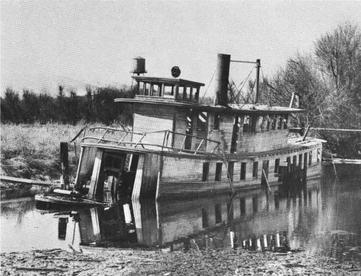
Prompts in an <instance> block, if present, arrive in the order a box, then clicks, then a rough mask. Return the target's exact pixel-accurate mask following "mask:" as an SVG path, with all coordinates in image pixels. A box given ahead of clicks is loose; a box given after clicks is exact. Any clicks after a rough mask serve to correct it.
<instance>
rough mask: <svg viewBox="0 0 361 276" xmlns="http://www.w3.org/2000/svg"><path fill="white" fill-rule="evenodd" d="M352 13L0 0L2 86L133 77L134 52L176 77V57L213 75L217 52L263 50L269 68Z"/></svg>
mask: <svg viewBox="0 0 361 276" xmlns="http://www.w3.org/2000/svg"><path fill="white" fill-rule="evenodd" d="M345 21H348V22H351V23H354V24H358V25H359V26H361V1H353V2H352V1H319V2H314V1H307V2H301V1H267V2H266V1H131V0H129V1H4V0H1V89H2V91H3V90H4V89H5V87H8V86H11V87H13V88H15V89H22V88H24V87H28V88H32V89H35V90H37V91H39V90H40V89H43V88H45V89H48V90H50V91H51V92H53V93H54V91H55V88H56V85H57V83H60V82H65V83H70V84H73V85H75V86H79V87H80V86H84V85H85V84H93V85H121V84H130V74H129V71H130V70H131V66H132V58H133V57H136V56H142V57H144V58H146V67H147V70H148V72H149V73H148V75H151V76H162V77H170V68H171V67H172V66H173V65H178V66H179V67H180V68H181V70H182V75H181V77H182V78H185V79H191V80H195V81H200V82H204V83H206V84H208V82H209V81H210V79H211V77H212V74H213V72H214V70H215V64H216V55H217V53H219V52H222V53H229V54H231V55H232V58H234V59H243V60H255V59H256V58H260V59H261V61H262V69H263V72H264V74H265V75H271V74H273V73H274V72H275V71H276V70H277V68H279V67H280V66H283V65H284V64H285V63H286V61H287V58H289V57H292V56H294V55H295V54H296V53H297V52H300V53H307V52H310V51H311V50H312V48H313V45H314V42H315V40H316V39H317V38H319V37H320V36H321V35H322V34H324V33H325V32H328V31H332V30H333V29H334V28H335V27H336V26H337V25H338V24H340V23H344V22H345ZM237 66H239V65H236V66H235V67H237ZM237 68H238V67H237ZM250 68H251V67H249V65H248V67H247V65H245V66H242V69H236V71H232V74H233V76H232V78H235V80H236V81H239V80H241V79H243V78H244V77H246V75H247V73H248V71H249V70H250ZM237 70H239V71H237Z"/></svg>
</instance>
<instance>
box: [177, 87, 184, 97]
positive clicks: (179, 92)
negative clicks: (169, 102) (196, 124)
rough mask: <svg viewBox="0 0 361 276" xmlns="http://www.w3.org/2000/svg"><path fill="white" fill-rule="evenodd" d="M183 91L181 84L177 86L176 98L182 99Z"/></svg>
mask: <svg viewBox="0 0 361 276" xmlns="http://www.w3.org/2000/svg"><path fill="white" fill-rule="evenodd" d="M183 92H184V87H183V86H178V93H177V99H183V97H184V96H183Z"/></svg>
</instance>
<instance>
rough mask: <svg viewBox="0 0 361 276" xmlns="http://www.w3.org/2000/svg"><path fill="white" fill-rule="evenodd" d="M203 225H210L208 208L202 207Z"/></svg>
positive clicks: (205, 226)
mask: <svg viewBox="0 0 361 276" xmlns="http://www.w3.org/2000/svg"><path fill="white" fill-rule="evenodd" d="M202 227H203V228H207V227H208V212H207V210H206V209H204V208H202Z"/></svg>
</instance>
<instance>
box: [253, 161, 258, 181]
mask: <svg viewBox="0 0 361 276" xmlns="http://www.w3.org/2000/svg"><path fill="white" fill-rule="evenodd" d="M253 178H258V162H257V161H254V162H253Z"/></svg>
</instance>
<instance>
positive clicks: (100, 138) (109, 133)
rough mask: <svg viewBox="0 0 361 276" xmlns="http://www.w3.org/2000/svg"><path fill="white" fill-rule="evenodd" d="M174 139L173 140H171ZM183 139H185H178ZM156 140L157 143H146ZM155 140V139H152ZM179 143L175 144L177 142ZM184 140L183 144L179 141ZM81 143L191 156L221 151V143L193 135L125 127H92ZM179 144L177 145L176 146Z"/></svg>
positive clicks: (87, 130)
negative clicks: (137, 130)
mask: <svg viewBox="0 0 361 276" xmlns="http://www.w3.org/2000/svg"><path fill="white" fill-rule="evenodd" d="M171 137H172V138H171ZM178 137H182V138H183V139H176V138H178ZM146 138H150V139H149V140H156V141H155V142H153V141H151V142H148V141H144V140H147V139H146ZM152 138H153V139H152ZM187 138H189V139H191V141H192V142H191V147H190V148H187V147H186V144H187V143H186V142H187ZM176 140H177V141H178V143H175V141H176ZM180 140H182V142H181V143H179V141H180ZM81 142H84V143H86V142H88V143H89V142H90V143H95V144H109V145H114V146H126V147H132V148H143V149H149V150H160V151H175V152H185V153H190V154H194V155H196V154H199V153H216V152H217V151H218V150H219V149H220V142H219V141H215V140H211V139H206V138H204V137H199V136H195V135H191V134H184V133H179V132H174V131H170V130H159V131H150V132H134V131H131V130H129V129H127V128H125V127H122V128H121V129H119V128H112V127H90V128H86V129H84V130H83V137H82V138H81ZM174 144H177V145H174Z"/></svg>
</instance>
